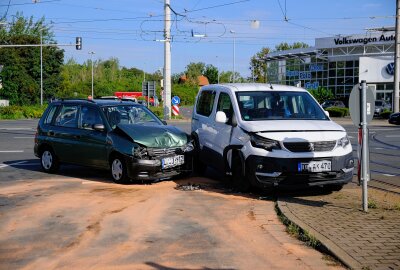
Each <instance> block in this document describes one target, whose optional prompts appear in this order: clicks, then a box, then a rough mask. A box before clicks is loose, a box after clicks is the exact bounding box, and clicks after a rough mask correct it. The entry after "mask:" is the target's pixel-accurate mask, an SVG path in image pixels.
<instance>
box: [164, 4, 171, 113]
mask: <svg viewBox="0 0 400 270" xmlns="http://www.w3.org/2000/svg"><path fill="white" fill-rule="evenodd" d="M169 5H170V0H165V2H164V12H165V17H164V26H165V28H164V39H165V41H164V120H169V119H170V117H171V9H170V6H169Z"/></svg>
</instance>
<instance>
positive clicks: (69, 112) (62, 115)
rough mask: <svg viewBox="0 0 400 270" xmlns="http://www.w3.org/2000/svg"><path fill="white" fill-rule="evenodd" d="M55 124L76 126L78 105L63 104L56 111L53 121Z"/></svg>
mask: <svg viewBox="0 0 400 270" xmlns="http://www.w3.org/2000/svg"><path fill="white" fill-rule="evenodd" d="M54 124H55V125H56V126H61V127H71V128H76V127H78V106H77V105H64V106H62V108H61V110H60V111H59V112H58V114H57V117H56V121H55V123H54Z"/></svg>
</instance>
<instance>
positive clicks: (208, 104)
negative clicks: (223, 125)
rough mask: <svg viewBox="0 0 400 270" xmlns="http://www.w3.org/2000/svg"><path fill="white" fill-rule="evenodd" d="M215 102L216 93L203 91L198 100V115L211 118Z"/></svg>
mask: <svg viewBox="0 0 400 270" xmlns="http://www.w3.org/2000/svg"><path fill="white" fill-rule="evenodd" d="M214 100H215V92H214V91H202V92H201V93H200V97H199V98H198V100H197V105H196V113H197V114H200V115H204V116H210V114H211V112H212V108H213V105H214Z"/></svg>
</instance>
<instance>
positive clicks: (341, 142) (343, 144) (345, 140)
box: [337, 135, 350, 147]
mask: <svg viewBox="0 0 400 270" xmlns="http://www.w3.org/2000/svg"><path fill="white" fill-rule="evenodd" d="M349 144H350V140H349V138H348V137H347V135H346V136H344V137H343V138H341V139H339V140H338V141H337V146H341V147H346V146H347V145H349Z"/></svg>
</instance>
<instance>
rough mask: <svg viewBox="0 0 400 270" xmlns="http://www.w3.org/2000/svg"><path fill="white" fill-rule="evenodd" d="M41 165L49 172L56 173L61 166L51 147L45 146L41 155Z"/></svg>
mask: <svg viewBox="0 0 400 270" xmlns="http://www.w3.org/2000/svg"><path fill="white" fill-rule="evenodd" d="M40 165H41V166H42V168H43V170H44V171H45V172H47V173H54V172H56V171H57V170H58V168H59V162H58V159H57V157H56V155H55V154H54V152H53V150H52V149H51V148H45V149H44V150H43V151H42V153H41V155H40Z"/></svg>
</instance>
